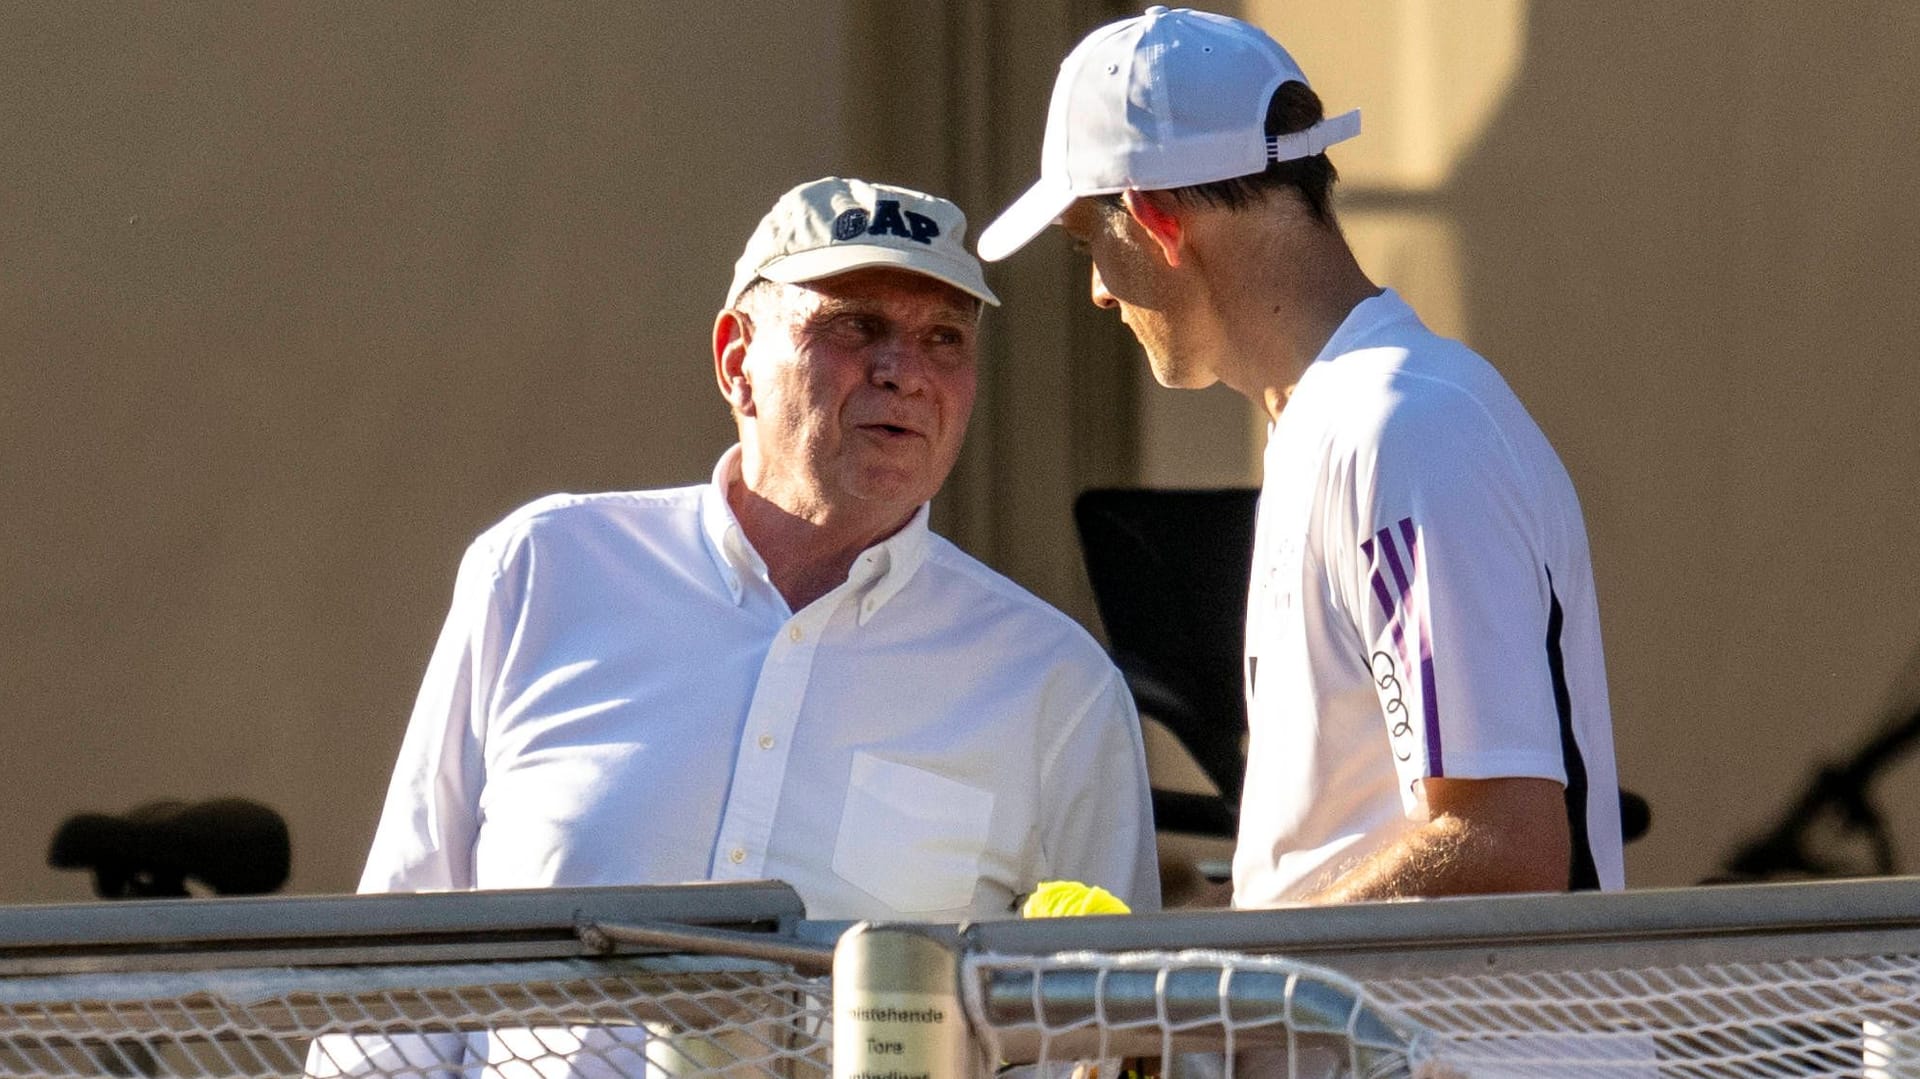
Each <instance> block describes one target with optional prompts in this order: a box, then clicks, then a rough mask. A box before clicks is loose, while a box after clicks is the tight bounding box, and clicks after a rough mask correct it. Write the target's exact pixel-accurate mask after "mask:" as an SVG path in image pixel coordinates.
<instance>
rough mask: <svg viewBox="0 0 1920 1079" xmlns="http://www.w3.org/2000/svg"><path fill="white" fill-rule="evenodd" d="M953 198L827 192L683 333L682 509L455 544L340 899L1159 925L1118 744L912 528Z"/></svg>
mask: <svg viewBox="0 0 1920 1079" xmlns="http://www.w3.org/2000/svg"><path fill="white" fill-rule="evenodd" d="M965 229H966V219H965V217H964V216H963V215H962V214H961V212H960V210H959V209H958V208H957V207H955V206H954V205H953V204H952V203H949V202H947V201H945V200H943V199H938V198H934V197H932V196H930V195H925V194H922V193H920V192H916V191H909V190H906V189H904V188H898V187H890V186H886V185H881V184H871V183H866V182H862V181H859V180H846V179H837V178H829V179H823V180H818V181H815V182H812V183H808V184H802V185H801V186H799V187H797V188H795V189H793V190H792V191H789V192H788V193H787V194H786V195H784V196H783V197H782V198H781V199H780V200H779V201H778V202H777V203H776V204H775V205H774V207H773V209H772V211H771V212H770V213H768V214H767V216H766V218H765V219H764V220H763V221H762V222H761V223H760V227H759V229H758V230H757V231H756V232H755V233H754V235H753V237H752V239H751V240H750V241H749V243H748V245H747V248H746V252H745V254H744V255H743V256H742V257H741V259H740V261H739V264H738V266H737V268H736V270H735V273H734V277H733V284H732V287H731V288H730V289H729V291H728V293H727V302H726V306H725V307H724V308H723V309H722V310H721V311H720V313H719V316H718V317H717V318H716V319H715V321H714V329H713V364H714V374H715V377H716V379H717V381H718V383H719V388H720V392H721V394H722V395H723V396H724V397H725V398H726V400H727V402H728V404H729V405H730V406H731V408H732V411H733V416H734V420H735V422H736V424H737V426H738V429H739V437H740V441H739V444H738V445H737V446H735V447H733V448H731V449H729V450H728V451H727V452H726V453H725V454H723V455H722V456H721V458H720V460H719V463H718V464H717V465H716V466H715V467H714V470H713V475H712V478H711V480H710V481H709V482H707V483H703V484H699V485H696V486H689V487H678V488H672V489H667V490H652V491H628V492H620V493H612V494H589V495H555V496H552V497H548V498H545V499H541V500H540V501H537V502H534V503H533V504H531V505H529V506H526V507H524V508H522V509H520V510H518V511H517V512H515V513H513V514H511V515H509V516H508V517H507V518H506V519H505V520H504V521H502V522H501V523H500V524H498V525H496V526H494V527H493V528H491V529H489V530H488V531H487V532H486V533H484V534H483V535H481V536H480V538H479V539H478V540H476V541H475V542H474V544H473V545H472V547H471V548H470V549H469V550H468V552H467V555H466V558H465V560H464V562H463V563H462V565H461V568H460V573H459V578H458V581H457V583H456V585H455V587H454V599H453V608H452V612H451V614H450V615H449V616H448V618H447V622H446V627H445V629H444V630H443V632H442V633H441V636H440V641H439V644H438V646H437V647H436V649H435V651H434V655H433V659H432V661H431V663H430V664H429V665H428V669H427V674H426V679H425V684H424V685H423V686H422V688H421V690H420V695H419V699H418V702H417V704H416V705H415V708H414V712H413V718H412V722H411V724H410V726H409V727H408V730H407V734H406V738H405V741H404V743H403V745H402V747H401V750H400V759H399V764H398V766H397V767H396V768H395V771H394V776H393V782H392V786H391V789H390V791H389V793H388V797H387V804H386V809H385V812H384V814H383V816H382V818H381V821H380V826H379V830H378V832H377V834H376V835H375V837H374V842H373V849H372V853H371V855H370V856H369V858H368V861H367V866H366V871H365V875H364V876H363V878H362V879H361V884H360V886H361V890H362V891H418V890H425V889H444V888H519V887H540V886H549V885H556V886H557V885H596V884H633V883H671V882H676V881H692V880H745V879H754V878H777V879H780V880H785V881H787V882H789V883H791V884H792V885H793V886H794V888H795V889H796V890H797V891H798V892H799V893H800V895H801V897H802V899H803V900H804V901H805V903H806V905H807V910H808V912H809V913H810V914H811V915H812V916H814V917H822V918H910V919H915V920H960V919H965V918H979V917H994V916H1004V915H1006V914H1008V913H1010V911H1011V909H1012V904H1013V902H1014V900H1015V897H1016V896H1018V895H1020V894H1021V893H1024V892H1027V891H1030V890H1032V888H1033V886H1034V885H1035V884H1036V883H1037V882H1039V881H1041V880H1043V879H1047V878H1054V877H1068V878H1074V879H1081V880H1086V881H1089V882H1092V883H1098V884H1102V885H1105V886H1106V887H1108V888H1110V889H1113V890H1115V891H1116V892H1118V893H1120V894H1121V895H1122V896H1123V897H1125V898H1126V899H1127V900H1128V902H1130V903H1132V904H1134V905H1135V906H1136V907H1141V906H1144V907H1149V908H1150V907H1152V906H1154V905H1155V904H1156V902H1157V899H1158V881H1157V876H1156V866H1155V857H1154V840H1153V827H1152V822H1151V819H1150V812H1149V809H1148V799H1147V784H1146V772H1145V765H1144V763H1143V758H1142V752H1141V745H1140V735H1139V727H1138V723H1137V719H1136V717H1135V714H1134V712H1133V706H1132V704H1131V699H1130V698H1129V696H1128V694H1127V690H1126V687H1125V685H1124V684H1123V682H1122V681H1121V679H1120V676H1119V675H1118V673H1117V672H1116V671H1115V670H1114V668H1113V666H1112V665H1111V664H1110V663H1109V662H1108V661H1107V659H1106V657H1105V655H1104V654H1103V653H1102V652H1101V650H1100V648H1099V647H1098V645H1096V644H1095V643H1094V641H1093V640H1092V639H1091V638H1090V637H1088V636H1087V634H1086V633H1085V632H1083V631H1082V630H1081V629H1080V627H1079V626H1078V625H1076V624H1075V623H1073V622H1072V621H1071V620H1070V619H1068V618H1066V617H1065V616H1064V615H1062V614H1060V613H1059V612H1057V611H1055V610H1053V609H1052V608H1050V607H1048V606H1046V605H1045V604H1043V603H1041V602H1040V601H1039V600H1037V599H1035V598H1034V597H1033V596H1031V595H1029V594H1028V593H1026V592H1025V591H1023V590H1021V589H1020V588H1019V587H1017V586H1016V585H1014V584H1013V583H1012V582H1010V581H1008V580H1007V579H1005V578H1004V577H1001V576H1000V575H999V574H996V573H994V572H993V571H992V570H990V569H988V568H987V567H986V566H984V565H982V564H981V563H979V562H978V561H975V560H974V559H972V558H970V557H968V556H967V555H965V554H963V553H961V551H960V550H958V549H957V548H956V547H954V546H953V545H952V544H951V543H949V542H947V541H946V540H944V539H942V538H940V537H939V536H936V535H934V534H933V533H931V532H929V531H928V529H927V502H928V500H929V499H931V498H932V497H933V495H934V493H935V492H937V491H938V490H939V489H940V485H941V484H942V482H944V481H945V479H946V477H947V473H948V471H949V470H950V469H951V468H952V467H953V463H954V460H955V458H956V456H957V455H958V454H959V452H960V444H961V439H962V437H963V436H964V434H965V432H966V427H967V417H968V414H969V413H970V411H971V409H972V407H973V399H974V385H975V379H976V368H975V342H976V334H977V330H978V321H979V315H980V311H981V305H982V302H986V303H994V302H997V301H995V299H994V297H993V294H992V293H991V292H990V291H989V290H988V289H987V286H986V284H985V282H984V281H983V280H982V278H981V274H980V267H979V264H978V263H977V262H976V261H975V260H974V258H973V257H972V256H971V255H970V254H969V253H968V252H967V250H966V248H965V246H964V245H963V243H962V238H963V236H964V233H965Z"/></svg>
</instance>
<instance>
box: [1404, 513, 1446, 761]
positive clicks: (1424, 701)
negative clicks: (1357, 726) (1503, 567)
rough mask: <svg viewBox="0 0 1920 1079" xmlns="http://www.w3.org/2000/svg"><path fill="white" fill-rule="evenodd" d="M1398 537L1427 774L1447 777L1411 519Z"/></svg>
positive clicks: (1423, 577)
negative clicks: (1409, 581) (1408, 576)
mask: <svg viewBox="0 0 1920 1079" xmlns="http://www.w3.org/2000/svg"><path fill="white" fill-rule="evenodd" d="M1400 535H1401V536H1402V537H1403V538H1404V539H1405V540H1406V541H1407V560H1408V561H1409V562H1411V563H1412V564H1413V576H1414V584H1413V588H1412V589H1411V590H1410V592H1409V594H1408V597H1407V599H1408V602H1407V616H1408V617H1409V618H1410V619H1412V620H1413V621H1414V622H1415V629H1414V632H1415V633H1416V634H1417V635H1418V637H1419V641H1420V710H1421V713H1422V714H1423V715H1424V716H1425V718H1426V724H1427V770H1428V771H1429V773H1430V774H1431V775H1432V776H1433V777H1434V778H1436V779H1439V778H1444V777H1445V776H1446V774H1447V773H1446V771H1445V769H1444V766H1443V764H1442V759H1441V753H1440V701H1439V699H1438V695H1437V694H1436V693H1435V692H1434V684H1433V683H1434V679H1433V625H1432V623H1431V622H1429V621H1428V619H1427V601H1426V594H1427V573H1426V566H1425V565H1423V564H1422V562H1421V558H1420V535H1419V533H1418V532H1416V531H1414V527H1413V518H1411V517H1405V518H1402V519H1401V521H1400Z"/></svg>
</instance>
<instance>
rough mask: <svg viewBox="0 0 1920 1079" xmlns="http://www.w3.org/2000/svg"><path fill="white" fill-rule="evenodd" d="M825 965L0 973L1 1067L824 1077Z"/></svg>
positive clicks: (632, 963) (556, 964) (698, 960)
mask: <svg viewBox="0 0 1920 1079" xmlns="http://www.w3.org/2000/svg"><path fill="white" fill-rule="evenodd" d="M829 999H830V998H829V987H828V985H827V980H826V979H825V978H824V977H806V976H803V975H799V974H796V973H794V972H793V971H791V970H788V969H785V968H782V967H779V966H777V965H773V964H767V963H761V962H757V961H752V960H727V959H714V958H710V957H698V956H658V957H651V956H650V957H609V958H598V959H590V960H587V959H581V960H543V961H530V962H489V963H451V964H434V965H430V966H415V965H396V966H391V967H334V968H313V969H260V970H217V971H182V972H169V973H159V974H152V973H149V974H78V975H61V976H51V977H37V978H10V979H0V1076H8V1077H12V1076H21V1077H25V1076H84V1075H105V1076H179V1077H196V1079H199V1077H205V1079H215V1077H228V1076H282V1075H286V1076H299V1075H303V1074H305V1075H314V1076H321V1077H325V1076H336V1075H386V1076H422V1077H426V1076H435V1077H438V1076H448V1075H497V1076H502V1077H509V1079H513V1077H524V1079H555V1077H558V1076H574V1075H578V1076H593V1075H621V1076H641V1075H646V1076H662V1075H724V1076H739V1077H747V1076H754V1077H759V1076H781V1077H818V1079H824V1077H825V1076H826V1075H827V1074H828V1070H829V1066H830V1064H829V1061H828V1059H827V1047H826V1043H825V1041H824V1040H823V1037H824V1035H825V1033H826V1011H827V1008H828V1006H829V1004H828V1001H829Z"/></svg>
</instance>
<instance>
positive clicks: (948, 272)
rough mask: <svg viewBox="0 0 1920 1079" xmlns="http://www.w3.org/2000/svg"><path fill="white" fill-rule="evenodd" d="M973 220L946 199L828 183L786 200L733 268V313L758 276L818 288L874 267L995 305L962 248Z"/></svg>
mask: <svg viewBox="0 0 1920 1079" xmlns="http://www.w3.org/2000/svg"><path fill="white" fill-rule="evenodd" d="M966 235H967V215H966V214H964V213H961V212H960V207H958V206H955V205H954V204H953V203H951V202H948V201H947V200H946V199H943V198H939V197H937V196H934V195H929V194H926V193H924V192H920V191H912V190H909V189H907V188H904V187H894V186H892V185H890V184H873V183H868V182H867V181H865V180H847V179H842V178H840V177H838V176H828V177H825V178H823V179H819V180H814V181H811V182H809V183H804V184H801V185H800V186H799V187H796V188H794V189H793V190H791V191H789V192H787V193H786V194H784V195H782V196H780V199H779V201H778V202H775V203H774V204H773V209H771V210H768V211H767V216H765V217H763V218H761V219H760V227H759V228H756V229H754V230H753V237H752V238H751V239H749V240H748V241H747V249H746V251H745V252H744V253H743V254H742V255H741V256H740V261H739V262H737V263H735V264H734V267H733V285H732V287H730V288H728V289H727V306H729V307H731V306H733V305H734V304H735V303H736V302H738V301H739V299H740V294H741V293H742V292H745V291H746V290H747V286H748V285H751V284H753V280H754V278H756V277H764V278H766V279H767V280H769V281H780V282H784V283H787V284H798V283H800V282H803V281H818V280H820V279H821V278H823V277H832V276H834V275H835V274H843V273H846V272H847V271H849V270H858V269H862V268H864V267H868V266H894V267H898V268H900V269H902V270H910V271H912V272H914V273H921V274H925V275H927V276H928V277H931V278H934V279H935V280H938V281H944V282H946V283H947V284H949V285H952V286H953V287H954V288H957V289H959V290H960V291H962V292H965V293H968V294H970V295H973V296H977V297H979V298H980V299H982V300H984V301H986V302H987V303H990V304H998V303H999V302H1000V299H999V297H997V296H995V295H994V294H993V292H992V290H990V289H988V288H987V281H986V278H985V276H983V275H982V273H981V271H980V262H979V260H978V259H976V258H974V257H973V255H972V254H971V253H969V252H968V251H967V245H966V244H965V243H963V242H962V241H963V240H964V239H965V238H966Z"/></svg>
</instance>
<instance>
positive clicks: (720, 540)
mask: <svg viewBox="0 0 1920 1079" xmlns="http://www.w3.org/2000/svg"><path fill="white" fill-rule="evenodd" d="M739 482H740V444H739V443H737V442H736V443H734V444H733V445H732V446H731V447H729V448H728V449H727V452H725V453H723V454H721V455H720V460H719V461H718V462H717V463H715V464H714V466H713V478H712V482H710V483H708V484H707V487H706V489H705V490H703V491H701V492H700V531H701V533H702V536H703V537H704V538H705V540H706V544H707V553H708V554H709V555H711V556H712V558H713V564H714V566H715V568H717V569H718V570H719V571H720V576H721V578H722V579H723V580H724V581H725V582H726V585H727V593H728V595H729V596H731V597H732V599H733V602H734V605H735V606H739V605H740V603H741V602H743V600H744V598H745V596H746V579H747V578H748V577H754V578H757V579H759V580H768V576H767V564H766V562H765V561H764V560H763V559H761V557H760V552H758V551H756V550H754V549H753V544H752V543H750V542H748V541H747V534H746V533H745V532H743V531H741V529H740V521H739V519H738V518H736V517H735V516H734V515H733V507H732V506H731V505H729V504H728V503H727V491H728V489H729V488H731V487H732V486H733V485H734V484H736V483H739ZM928 516H929V511H928V506H927V504H926V503H924V502H923V503H921V504H920V508H918V509H916V510H914V511H913V516H912V517H911V518H909V519H908V520H907V523H906V524H905V525H904V526H902V527H901V529H900V531H898V532H895V533H894V534H893V535H891V536H888V537H887V538H886V539H883V540H881V541H880V542H879V543H876V544H874V545H873V546H871V547H869V548H867V549H866V550H865V551H862V552H861V553H860V557H858V558H856V559H854V560H853V568H852V569H851V570H850V571H848V573H847V583H848V585H850V586H851V587H852V589H853V590H854V591H855V592H864V593H865V595H864V596H862V597H861V600H860V612H859V621H860V624H861V625H863V626H864V625H866V624H867V620H868V619H870V618H872V617H873V616H874V614H875V612H877V611H879V610H880V608H882V607H884V606H886V605H887V601H888V600H890V599H892V598H893V597H894V596H895V595H897V594H898V593H899V591H900V590H901V589H902V588H905V587H906V585H907V582H908V581H910V580H912V579H913V575H914V574H915V573H916V572H918V571H919V569H920V564H921V563H922V562H925V561H926V559H927V549H928V547H929V540H930V538H931V537H932V535H933V533H932V532H931V531H930V530H929V529H928V527H927V520H928ZM835 591H836V592H837V591H839V590H838V589H835Z"/></svg>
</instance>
